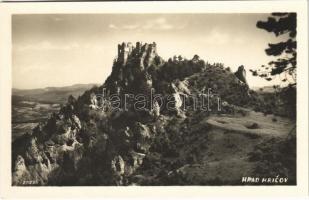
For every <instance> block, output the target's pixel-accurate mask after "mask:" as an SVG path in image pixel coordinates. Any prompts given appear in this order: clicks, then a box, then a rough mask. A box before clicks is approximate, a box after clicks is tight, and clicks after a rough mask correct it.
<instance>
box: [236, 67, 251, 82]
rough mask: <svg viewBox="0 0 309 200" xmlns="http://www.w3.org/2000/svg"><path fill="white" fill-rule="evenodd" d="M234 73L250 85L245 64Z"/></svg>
mask: <svg viewBox="0 0 309 200" xmlns="http://www.w3.org/2000/svg"><path fill="white" fill-rule="evenodd" d="M234 74H235V76H236V77H237V78H238V79H239V80H240V81H242V82H243V83H245V84H246V85H248V83H247V79H246V70H245V67H244V66H243V65H241V66H239V67H238V70H237V71H236V72H235V73H234Z"/></svg>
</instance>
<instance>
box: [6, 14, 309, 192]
mask: <svg viewBox="0 0 309 200" xmlns="http://www.w3.org/2000/svg"><path fill="white" fill-rule="evenodd" d="M273 10H274V11H273V12H233V11H231V12H197V13H194V12H176V13H175V12H162V13H157V12H144V13H143V12H136V13H134V12H130V13H126V12H117V11H115V12H108V13H104V12H101V13H91V12H89V13H78V12H77V13H76V12H75V13H71V12H67V13H66V12H62V13H52V12H40V13H35V12H34V13H12V15H11V16H10V27H11V30H10V31H11V41H10V43H11V55H10V56H11V68H10V69H11V70H10V73H11V87H10V88H9V90H10V95H9V98H10V107H9V108H10V111H11V113H10V115H7V116H10V119H9V122H10V124H9V125H10V133H11V134H7V136H8V137H10V138H9V139H10V140H9V141H10V151H7V152H10V155H7V156H8V157H9V160H10V174H9V176H10V183H9V184H10V187H12V188H25V189H27V188H33V187H37V186H40V188H45V186H52V188H54V187H58V186H72V187H73V188H74V187H78V186H203V187H205V186H212V187H213V186H249V188H250V187H254V186H265V187H270V188H273V187H272V186H285V187H291V186H292V187H293V186H294V187H295V186H297V185H299V173H300V172H299V171H298V169H299V168H300V166H298V165H299V162H298V158H299V156H300V155H299V154H298V153H299V151H298V149H297V148H298V145H301V144H299V140H300V138H299V137H303V136H302V135H303V134H307V133H308V130H302V132H301V131H299V130H300V127H298V125H299V120H301V119H305V118H299V115H298V114H299V113H298V112H297V107H298V106H299V105H298V102H299V101H298V98H299V94H300V92H301V91H300V90H299V76H302V75H303V72H301V70H302V69H299V68H304V67H307V66H304V65H303V64H304V62H305V64H306V63H307V60H302V61H299V57H298V56H299V54H301V56H302V55H303V54H304V52H305V51H304V50H302V49H299V46H300V47H301V48H304V46H303V43H301V42H300V41H303V40H300V39H299V35H298V34H299V30H300V29H299V26H302V25H300V23H299V22H300V19H301V18H302V15H301V14H300V13H299V12H297V11H295V10H293V9H291V10H289V9H273ZM301 30H302V29H301ZM302 31H303V30H302ZM306 31H307V30H306ZM302 39H304V38H302ZM306 59H308V58H306ZM299 63H301V64H299ZM305 87H306V86H305ZM304 103H305V104H306V105H305V107H306V106H307V103H308V102H304ZM305 107H304V108H305ZM305 116H306V115H305ZM300 135H301V136H300ZM305 138H306V137H305ZM302 142H306V145H307V144H308V143H307V142H308V141H305V140H303V141H302ZM306 148H307V146H306ZM301 166H303V165H301ZM306 170H308V169H306ZM305 174H306V173H304V175H305ZM301 183H302V181H301Z"/></svg>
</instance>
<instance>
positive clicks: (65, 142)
mask: <svg viewBox="0 0 309 200" xmlns="http://www.w3.org/2000/svg"><path fill="white" fill-rule="evenodd" d="M206 65H207V64H206V63H205V62H204V61H203V60H201V59H200V58H199V57H198V56H197V55H196V56H194V58H193V59H191V60H186V59H184V58H182V57H181V56H179V57H178V59H174V60H170V61H169V62H165V61H164V60H163V59H162V58H161V57H160V56H158V53H157V45H156V43H151V44H147V43H145V44H143V43H141V42H137V43H136V45H135V46H134V45H132V44H131V43H122V44H119V45H118V57H117V58H116V59H115V61H114V64H113V70H112V73H111V75H110V76H109V77H108V78H107V80H106V81H105V83H104V84H103V85H102V86H100V87H94V88H92V89H90V90H88V91H86V92H85V93H84V94H83V95H81V96H80V97H79V98H78V99H75V98H74V97H73V96H69V98H68V101H67V103H66V104H65V105H64V106H63V107H62V108H61V109H60V110H59V112H57V113H53V114H52V115H51V116H50V117H49V119H48V120H47V122H45V123H43V124H41V125H39V126H38V127H36V128H35V129H34V130H33V132H32V133H30V134H28V135H26V136H25V137H22V138H19V139H17V140H16V141H14V144H13V169H12V174H13V185H25V184H24V183H26V185H27V183H28V185H31V184H33V183H34V184H36V185H74V184H75V185H89V184H95V185H128V184H130V177H131V176H133V175H136V174H135V173H137V172H138V170H139V169H140V168H142V167H145V166H147V162H146V163H145V162H144V161H145V159H146V158H147V155H148V154H149V152H150V151H153V149H161V150H162V152H164V153H163V154H164V155H163V157H164V156H167V157H168V156H174V155H178V154H179V152H177V151H176V150H175V144H173V142H171V141H174V138H175V140H176V139H177V138H179V137H181V136H180V135H181V134H183V132H184V131H183V130H182V131H180V130H179V131H174V129H177V125H175V126H173V125H169V126H167V124H169V123H172V122H174V121H177V120H180V121H182V120H190V119H186V116H187V115H194V114H195V113H187V111H185V110H184V109H183V101H182V98H184V97H187V96H189V95H194V94H199V93H200V92H201V91H202V88H205V87H209V86H214V85H215V84H216V85H217V87H216V88H217V89H218V90H219V92H220V93H222V94H223V95H224V97H225V98H226V99H227V100H228V101H229V103H234V102H236V100H235V99H236V97H235V98H230V95H231V88H232V90H233V91H232V92H235V91H236V92H238V93H239V94H242V93H243V91H242V89H243V87H242V86H240V84H239V83H236V82H237V81H235V76H234V75H233V74H232V73H230V72H227V71H226V70H224V69H223V68H218V67H215V66H211V65H209V64H208V66H207V67H206ZM221 76H222V77H223V78H221ZM220 81H222V82H220ZM103 88H105V89H106V90H107V91H106V94H105V95H106V96H105V98H107V97H110V96H111V95H113V94H117V95H119V96H120V97H123V96H125V94H127V93H130V94H131V93H132V94H135V95H137V94H144V95H149V94H150V90H151V89H154V91H155V92H156V93H158V94H164V95H166V96H170V97H171V99H169V100H170V101H173V102H172V103H171V104H169V106H172V107H173V110H172V112H167V110H166V108H165V107H164V106H166V104H163V107H160V106H162V105H159V103H158V101H153V102H152V101H150V100H151V99H150V98H149V96H147V98H146V108H145V109H144V110H142V111H140V112H139V111H137V110H134V109H133V108H134V102H131V101H128V102H126V103H127V108H128V109H122V108H121V109H118V110H112V109H110V110H109V109H105V107H103V109H101V107H102V105H101V102H100V101H99V99H98V98H97V97H98V95H101V94H102V89H103ZM238 93H237V94H238ZM244 95H246V93H244ZM237 98H238V99H239V97H237ZM104 101H106V99H104ZM150 102H152V103H153V105H151V104H150ZM108 103H110V102H108ZM240 103H242V102H240ZM186 131H188V130H186ZM180 132H181V133H180ZM178 133H179V134H178ZM169 135H172V136H169ZM158 138H159V139H160V142H159V143H160V144H156V147H154V146H155V145H154V143H155V142H154V141H155V140H159V139H158ZM169 138H173V139H171V140H170V139H169ZM179 141H182V140H181V139H179ZM162 144H163V145H162ZM188 159H191V158H188ZM148 164H149V163H148ZM174 165H175V166H176V165H177V163H176V164H174ZM27 181H30V182H27Z"/></svg>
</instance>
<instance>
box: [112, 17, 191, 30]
mask: <svg viewBox="0 0 309 200" xmlns="http://www.w3.org/2000/svg"><path fill="white" fill-rule="evenodd" d="M185 26H186V25H185V24H181V25H173V24H171V23H169V22H168V21H167V20H166V18H164V17H159V18H155V19H151V20H147V21H145V22H143V23H140V24H125V25H115V24H109V25H108V28H110V29H120V30H137V31H138V30H173V29H178V30H179V29H183V28H185Z"/></svg>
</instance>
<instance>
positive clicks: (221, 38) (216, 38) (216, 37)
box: [201, 28, 245, 45]
mask: <svg viewBox="0 0 309 200" xmlns="http://www.w3.org/2000/svg"><path fill="white" fill-rule="evenodd" d="M201 41H202V42H204V43H206V44H209V45H226V44H234V45H238V44H244V43H245V41H244V39H242V38H241V37H237V35H231V34H230V33H226V32H224V31H223V30H219V29H217V28H214V29H212V30H211V31H210V33H209V34H207V35H206V36H205V37H203V38H202V39H201Z"/></svg>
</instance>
